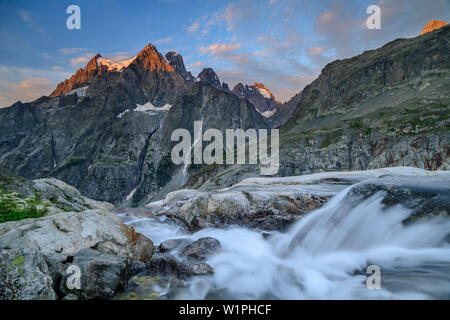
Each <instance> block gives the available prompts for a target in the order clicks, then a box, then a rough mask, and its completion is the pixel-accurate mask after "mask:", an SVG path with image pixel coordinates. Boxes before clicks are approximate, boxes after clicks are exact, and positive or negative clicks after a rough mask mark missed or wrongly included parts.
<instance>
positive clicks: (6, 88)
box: [0, 65, 71, 107]
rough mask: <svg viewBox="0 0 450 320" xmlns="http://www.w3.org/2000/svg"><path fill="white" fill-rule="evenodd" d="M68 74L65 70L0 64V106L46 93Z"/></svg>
mask: <svg viewBox="0 0 450 320" xmlns="http://www.w3.org/2000/svg"><path fill="white" fill-rule="evenodd" d="M70 74H71V73H69V72H67V71H65V70H52V69H35V68H23V67H14V66H2V65H0V107H6V106H10V105H11V104H13V103H15V102H17V101H22V102H28V101H32V100H35V99H37V98H39V97H41V96H42V95H48V94H50V93H51V92H52V91H53V90H54V89H55V87H56V84H57V83H58V82H60V81H62V80H64V79H66V78H68V77H69V76H70Z"/></svg>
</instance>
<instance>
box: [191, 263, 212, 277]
mask: <svg viewBox="0 0 450 320" xmlns="http://www.w3.org/2000/svg"><path fill="white" fill-rule="evenodd" d="M191 268H192V274H193V275H196V276H201V275H208V274H213V273H214V269H213V267H211V266H210V265H209V264H207V263H205V262H200V263H193V264H192V265H191Z"/></svg>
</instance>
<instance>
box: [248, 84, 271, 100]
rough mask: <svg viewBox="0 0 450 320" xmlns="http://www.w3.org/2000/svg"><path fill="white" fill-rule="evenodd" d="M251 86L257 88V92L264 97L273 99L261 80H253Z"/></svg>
mask: <svg viewBox="0 0 450 320" xmlns="http://www.w3.org/2000/svg"><path fill="white" fill-rule="evenodd" d="M253 86H254V87H255V88H256V89H258V90H259V92H260V93H261V94H262V95H263V96H264V97H265V98H266V99H273V100H275V96H274V95H273V94H272V92H270V90H269V89H267V88H266V87H265V86H264V83H261V82H255V83H254V84H253Z"/></svg>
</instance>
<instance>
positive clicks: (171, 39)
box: [155, 37, 173, 44]
mask: <svg viewBox="0 0 450 320" xmlns="http://www.w3.org/2000/svg"><path fill="white" fill-rule="evenodd" d="M172 41H173V38H172V37H167V38H163V39H158V40H156V41H155V43H157V44H166V43H169V42H172Z"/></svg>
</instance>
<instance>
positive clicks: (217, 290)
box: [135, 187, 450, 299]
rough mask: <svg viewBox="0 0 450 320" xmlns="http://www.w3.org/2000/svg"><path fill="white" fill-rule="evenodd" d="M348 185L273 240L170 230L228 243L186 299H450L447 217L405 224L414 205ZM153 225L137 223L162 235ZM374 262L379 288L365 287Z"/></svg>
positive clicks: (246, 232)
mask: <svg viewBox="0 0 450 320" xmlns="http://www.w3.org/2000/svg"><path fill="white" fill-rule="evenodd" d="M350 189H351V187H349V188H347V189H346V190H343V191H342V192H340V193H339V194H337V195H336V196H335V197H333V199H331V200H330V201H329V202H328V203H327V204H326V205H325V206H323V207H322V208H320V209H317V210H315V211H313V212H311V213H309V214H307V215H305V216H304V217H303V218H301V219H300V220H299V221H298V222H297V223H295V224H294V225H293V226H292V227H291V228H290V229H289V230H288V231H287V232H283V233H281V232H275V233H273V234H272V235H271V236H270V237H264V236H263V233H262V232H259V231H256V230H250V229H248V228H244V227H237V226H235V227H229V228H226V229H205V230H201V231H199V232H197V233H195V234H192V235H189V234H181V233H180V231H174V230H172V232H171V235H172V236H173V235H174V234H177V237H185V238H189V239H191V240H196V239H198V238H200V237H205V236H210V237H214V238H217V239H218V240H219V241H220V242H221V244H222V246H223V250H222V251H220V252H219V253H217V254H215V255H213V256H211V257H210V258H208V260H207V261H206V262H207V263H208V264H210V265H211V266H212V267H213V268H214V271H215V272H214V275H212V276H209V277H197V278H193V279H191V280H189V281H188V285H189V289H188V291H187V294H186V296H185V298H188V299H204V298H208V297H214V298H226V299H229V298H236V299H392V298H394V299H415V298H417V299H449V298H450V245H449V243H448V239H449V233H450V219H448V218H445V217H434V218H429V219H422V220H421V221H418V222H415V223H410V224H405V223H404V220H405V219H406V218H407V217H409V216H410V215H411V213H412V211H411V210H409V209H406V208H404V207H402V206H401V205H396V206H391V207H386V206H385V205H384V204H383V203H382V199H383V197H384V194H383V193H382V192H380V193H377V194H375V195H373V196H372V197H370V198H367V199H363V198H361V197H356V196H352V195H350V194H349V190H350ZM148 223H149V222H147V224H146V223H141V224H140V223H135V227H136V229H137V231H139V232H143V233H144V234H146V235H147V236H148V237H150V238H152V236H153V237H157V238H158V239H161V240H162V238H163V237H161V236H160V235H158V234H157V233H158V230H156V229H155V226H154V224H153V225H152V227H151V229H149V226H150V224H148ZM166 227H167V226H166ZM164 228H165V227H164V226H163V225H161V226H160V230H161V232H162V233H164V232H165V231H163V230H164ZM369 265H377V266H379V267H380V269H381V288H380V289H372V290H371V289H369V288H368V287H367V285H366V280H367V277H368V276H369V274H367V272H366V270H367V267H368V266H369Z"/></svg>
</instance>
